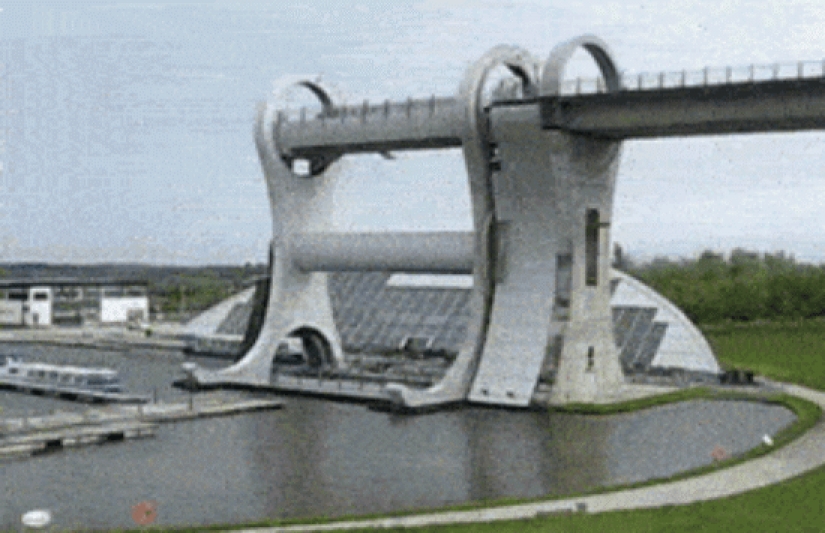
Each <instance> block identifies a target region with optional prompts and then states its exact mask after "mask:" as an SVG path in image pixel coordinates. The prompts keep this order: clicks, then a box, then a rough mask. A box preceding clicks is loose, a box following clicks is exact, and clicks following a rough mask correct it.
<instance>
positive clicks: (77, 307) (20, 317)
mask: <svg viewBox="0 0 825 533" xmlns="http://www.w3.org/2000/svg"><path fill="white" fill-rule="evenodd" d="M148 319H149V296H148V293H147V289H146V282H144V281H137V280H74V279H31V280H0V326H25V327H33V326H49V325H52V324H74V325H81V324H118V323H127V322H137V321H145V320H148Z"/></svg>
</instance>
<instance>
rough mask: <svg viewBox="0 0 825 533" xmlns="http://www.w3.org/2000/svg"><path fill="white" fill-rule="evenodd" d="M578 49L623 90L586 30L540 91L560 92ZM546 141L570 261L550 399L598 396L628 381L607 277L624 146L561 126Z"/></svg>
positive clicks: (559, 231)
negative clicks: (619, 353)
mask: <svg viewBox="0 0 825 533" xmlns="http://www.w3.org/2000/svg"><path fill="white" fill-rule="evenodd" d="M579 47H583V48H585V49H586V50H587V51H588V52H589V53H590V54H591V55H592V56H593V58H594V59H595V61H596V63H597V64H598V66H599V68H600V69H601V71H602V75H603V76H604V79H605V84H606V86H607V88H608V90H609V91H618V90H619V84H620V79H619V75H618V68H617V67H616V64H615V62H614V61H613V59H612V58H611V56H610V52H609V50H608V48H607V45H606V44H605V43H604V42H603V41H601V40H600V39H598V38H597V37H594V36H591V35H586V36H583V37H579V38H577V39H573V40H571V41H569V42H566V43H562V44H560V45H559V46H557V47H556V48H555V49H554V50H553V51H552V52H551V54H550V57H549V58H548V60H547V62H546V63H545V65H544V68H543V70H542V76H541V91H542V92H541V96H550V95H557V94H559V92H560V88H561V83H562V80H563V77H564V69H565V66H566V64H567V61H568V60H569V59H570V57H571V56H572V55H573V53H574V52H575V51H576V50H577V49H578V48H579ZM546 139H547V142H548V144H549V146H550V150H549V152H550V154H551V156H550V172H551V173H552V174H553V176H554V179H555V181H556V191H557V195H556V205H555V208H556V223H555V225H556V230H555V234H556V238H557V239H558V241H557V246H558V248H557V253H558V254H560V256H567V257H569V258H570V259H571V260H572V261H571V268H570V295H569V308H568V310H567V312H565V313H558V314H557V316H556V318H555V319H554V321H553V323H554V326H555V327H556V328H557V329H558V332H559V333H558V334H560V335H562V338H563V347H562V350H561V355H560V359H559V367H558V373H557V377H556V383H555V385H554V387H553V391H552V399H553V401H558V402H593V401H598V400H599V399H600V398H605V397H610V396H611V395H612V394H613V393H614V391H615V389H616V388H617V387H618V386H619V385H620V384H621V383H622V381H623V376H622V370H621V366H620V364H619V360H618V357H617V353H616V345H615V342H614V340H613V328H612V316H611V310H610V283H609V279H610V278H609V276H610V250H611V246H610V221H611V219H612V214H613V195H614V191H615V181H616V174H617V172H618V165H619V154H620V151H621V144H620V142H617V141H609V140H600V139H593V138H588V137H583V136H577V135H571V134H568V133H564V132H560V131H548V132H547V133H546ZM562 316H563V317H564V320H559V319H558V318H560V317H562Z"/></svg>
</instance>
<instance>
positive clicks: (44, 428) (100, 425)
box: [0, 394, 283, 458]
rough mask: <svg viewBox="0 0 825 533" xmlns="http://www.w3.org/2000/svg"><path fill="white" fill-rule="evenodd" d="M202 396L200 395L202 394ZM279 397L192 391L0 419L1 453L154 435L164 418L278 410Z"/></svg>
mask: <svg viewBox="0 0 825 533" xmlns="http://www.w3.org/2000/svg"><path fill="white" fill-rule="evenodd" d="M198 396H202V397H200V398H199V397H198ZM281 407H283V402H282V401H281V400H279V399H275V398H237V397H227V396H226V395H223V394H217V395H215V394H212V395H209V394H203V395H192V396H190V397H189V398H188V399H187V400H185V401H179V402H173V403H167V402H163V403H151V404H145V405H114V406H108V407H105V408H97V409H89V410H88V411H86V412H84V413H54V414H51V415H47V416H38V417H27V418H6V419H0V458H4V457H20V456H28V455H33V454H37V453H42V452H44V451H50V450H57V449H61V448H65V447H71V446H81V445H84V444H100V443H105V442H117V441H122V440H126V439H133V438H141V437H149V436H153V435H154V432H155V428H156V427H157V425H158V424H160V423H169V422H177V421H183V420H192V419H197V418H206V417H214V416H228V415H232V414H238V413H247V412H253V411H261V410H272V409H280V408H281Z"/></svg>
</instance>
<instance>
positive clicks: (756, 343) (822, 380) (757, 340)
mask: <svg viewBox="0 0 825 533" xmlns="http://www.w3.org/2000/svg"><path fill="white" fill-rule="evenodd" d="M703 330H704V333H705V335H706V337H707V339H708V341H709V342H710V343H711V346H712V347H713V349H714V351H715V353H716V356H717V357H718V359H719V362H720V363H721V364H722V365H723V366H725V367H728V368H732V367H742V368H750V369H751V370H754V371H755V372H756V373H757V374H762V375H764V376H769V377H772V378H774V379H778V380H781V381H792V382H794V383H799V384H800V385H805V386H808V387H811V388H814V389H820V390H825V321H821V320H803V321H795V322H777V323H768V324H748V325H725V326H714V327H705V328H703Z"/></svg>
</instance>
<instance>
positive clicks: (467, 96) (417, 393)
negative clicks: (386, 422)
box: [386, 45, 537, 408]
mask: <svg viewBox="0 0 825 533" xmlns="http://www.w3.org/2000/svg"><path fill="white" fill-rule="evenodd" d="M499 66H505V67H507V68H509V69H510V71H511V72H513V74H515V75H516V76H518V77H519V78H520V79H521V80H522V83H523V84H524V91H523V92H524V94H525V96H532V95H534V94H535V92H536V90H537V89H536V66H537V64H536V62H535V61H534V59H533V58H532V56H531V55H530V53H529V52H527V51H526V50H523V49H521V48H518V47H515V46H507V45H501V46H497V47H495V48H493V49H491V50H490V51H489V52H487V53H486V54H485V55H484V56H483V57H481V58H480V59H479V60H478V61H476V62H475V63H474V64H473V65H471V66H470V68H469V69H468V70H467V73H466V74H465V76H464V79H463V80H462V82H461V85H460V86H459V91H458V101H459V102H460V103H463V105H464V106H465V123H464V131H463V135H462V147H463V151H464V160H465V164H466V167H467V176H468V180H469V185H470V199H471V202H472V213H473V228H474V230H475V232H474V239H475V241H474V248H473V256H474V268H473V289H472V294H471V296H470V303H469V306H470V312H471V317H472V318H471V319H470V323H469V324H468V327H467V336H466V339H465V341H464V343H463V345H462V347H461V349H460V351H459V354H458V357H456V360H455V361H454V362H453V364H452V366H451V367H450V369H449V370H448V371H447V373H446V374H445V376H444V378H443V379H442V380H441V381H440V382H438V383H437V384H436V385H434V386H433V387H431V388H429V389H425V390H417V389H411V388H409V387H407V386H405V385H402V384H398V383H392V384H388V385H387V387H386V390H387V392H388V393H389V394H390V395H391V397H392V398H393V399H394V401H395V402H396V403H398V404H400V405H403V406H405V407H408V408H419V407H425V406H432V405H438V404H445V403H451V402H457V401H463V400H464V399H466V397H467V394H468V393H469V390H470V386H471V384H472V380H473V377H474V376H475V373H476V370H477V367H478V361H479V358H480V357H481V352H482V349H483V348H484V343H485V340H486V338H487V329H488V326H489V320H490V310H491V309H492V302H493V296H494V291H495V269H496V264H495V257H496V254H495V246H494V242H493V240H494V236H495V227H496V224H497V223H496V213H495V196H494V192H493V187H492V182H491V176H492V171H491V145H490V138H489V127H488V117H487V114H486V112H485V110H484V109H483V107H482V96H483V90H484V83H485V81H486V80H487V76H488V75H489V74H490V72H491V71H492V70H493V69H494V68H496V67H499Z"/></svg>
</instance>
